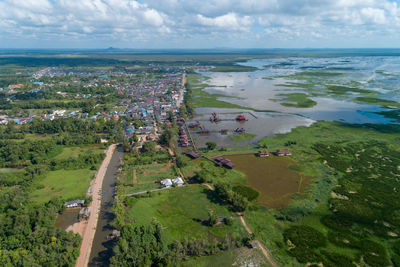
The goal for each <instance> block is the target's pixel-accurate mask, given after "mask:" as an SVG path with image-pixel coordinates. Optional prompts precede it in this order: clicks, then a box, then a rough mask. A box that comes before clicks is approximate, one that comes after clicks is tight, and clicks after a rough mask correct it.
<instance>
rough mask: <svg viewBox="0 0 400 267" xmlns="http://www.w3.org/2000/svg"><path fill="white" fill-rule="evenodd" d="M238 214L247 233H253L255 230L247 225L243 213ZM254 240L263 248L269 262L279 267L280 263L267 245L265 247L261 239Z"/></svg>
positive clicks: (262, 250) (274, 266)
mask: <svg viewBox="0 0 400 267" xmlns="http://www.w3.org/2000/svg"><path fill="white" fill-rule="evenodd" d="M237 215H238V216H239V218H240V222H241V223H242V225H243V227H244V229H246V231H247V233H249V234H250V235H251V234H253V231H251V229H250V228H249V226H248V225H247V223H246V221H245V220H244V218H243V215H242V214H241V213H237ZM254 241H255V242H257V243H258V247H259V248H260V249H261V252H262V253H263V254H264V256H265V258H266V259H267V261H268V263H269V264H270V265H271V266H273V267H279V265H278V264H277V263H276V261H275V260H274V258H273V257H272V255H271V252H270V251H269V250H268V249H267V248H266V247H264V245H263V244H262V243H261V242H260V241H258V240H254Z"/></svg>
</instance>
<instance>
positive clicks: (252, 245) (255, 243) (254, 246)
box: [250, 241, 258, 248]
mask: <svg viewBox="0 0 400 267" xmlns="http://www.w3.org/2000/svg"><path fill="white" fill-rule="evenodd" d="M250 246H251V248H257V247H258V242H257V241H253V242H251V244H250Z"/></svg>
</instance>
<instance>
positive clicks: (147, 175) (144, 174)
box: [136, 164, 176, 183]
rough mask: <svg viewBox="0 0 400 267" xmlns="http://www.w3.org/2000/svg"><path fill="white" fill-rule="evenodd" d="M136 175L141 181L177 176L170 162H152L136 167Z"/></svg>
mask: <svg viewBox="0 0 400 267" xmlns="http://www.w3.org/2000/svg"><path fill="white" fill-rule="evenodd" d="M136 175H137V180H138V182H139V183H142V182H151V181H155V180H160V179H167V178H175V177H176V174H175V173H174V171H173V169H172V168H171V166H169V165H168V164H151V165H144V166H141V167H139V168H137V169H136Z"/></svg>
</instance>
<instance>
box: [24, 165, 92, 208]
mask: <svg viewBox="0 0 400 267" xmlns="http://www.w3.org/2000/svg"><path fill="white" fill-rule="evenodd" d="M94 173H95V171H92V170H89V169H81V170H58V171H51V172H49V173H48V174H47V175H46V177H44V179H42V180H41V181H39V182H38V186H37V187H39V189H36V190H34V191H33V192H32V193H31V195H30V198H31V199H32V200H33V201H37V202H40V203H43V202H46V201H49V200H50V199H52V198H53V197H62V198H63V199H65V200H71V199H76V198H83V197H85V195H86V191H87V189H88V187H89V185H90V181H91V180H92V178H93V175H94Z"/></svg>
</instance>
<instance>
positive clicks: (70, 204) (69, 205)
mask: <svg viewBox="0 0 400 267" xmlns="http://www.w3.org/2000/svg"><path fill="white" fill-rule="evenodd" d="M84 204H85V200H83V199H75V200H72V201H68V202H65V203H64V206H65V207H67V208H76V207H82V206H83V205H84Z"/></svg>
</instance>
